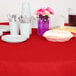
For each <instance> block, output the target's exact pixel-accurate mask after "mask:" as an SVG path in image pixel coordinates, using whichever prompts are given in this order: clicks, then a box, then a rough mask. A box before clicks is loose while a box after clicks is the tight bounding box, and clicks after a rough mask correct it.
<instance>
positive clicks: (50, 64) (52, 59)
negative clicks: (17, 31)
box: [0, 29, 76, 76]
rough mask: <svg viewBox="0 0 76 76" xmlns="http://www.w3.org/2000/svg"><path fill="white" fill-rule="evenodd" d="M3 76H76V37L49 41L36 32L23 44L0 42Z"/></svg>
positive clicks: (34, 30) (0, 67)
mask: <svg viewBox="0 0 76 76" xmlns="http://www.w3.org/2000/svg"><path fill="white" fill-rule="evenodd" d="M7 34H8V33H7ZM0 76H76V38H72V39H71V40H70V41H67V42H63V43H58V42H49V41H47V40H46V39H44V38H42V37H40V36H38V35H37V30H36V29H33V33H32V35H31V37H30V39H28V40H27V41H26V42H23V43H6V42H3V41H1V40H0Z"/></svg>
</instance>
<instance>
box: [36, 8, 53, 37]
mask: <svg viewBox="0 0 76 76" xmlns="http://www.w3.org/2000/svg"><path fill="white" fill-rule="evenodd" d="M35 14H36V15H37V17H38V34H39V35H40V36H42V35H43V33H44V32H46V31H47V30H49V16H50V15H54V12H53V9H52V8H50V7H47V8H40V9H38V10H37V11H36V12H35Z"/></svg>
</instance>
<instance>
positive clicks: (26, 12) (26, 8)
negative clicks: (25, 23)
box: [21, 2, 31, 18]
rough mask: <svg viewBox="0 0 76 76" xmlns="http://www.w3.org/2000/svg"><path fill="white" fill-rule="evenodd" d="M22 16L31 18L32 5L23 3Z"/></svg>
mask: <svg viewBox="0 0 76 76" xmlns="http://www.w3.org/2000/svg"><path fill="white" fill-rule="evenodd" d="M21 15H22V16H23V17H24V16H26V17H27V18H30V17H31V11H30V4H29V2H23V3H22V10H21Z"/></svg>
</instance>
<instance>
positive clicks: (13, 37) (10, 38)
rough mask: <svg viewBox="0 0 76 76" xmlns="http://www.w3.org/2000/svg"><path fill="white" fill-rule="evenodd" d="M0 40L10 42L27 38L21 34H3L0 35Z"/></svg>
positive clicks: (17, 41)
mask: <svg viewBox="0 0 76 76" xmlns="http://www.w3.org/2000/svg"><path fill="white" fill-rule="evenodd" d="M1 40H2V41H5V42H10V43H19V42H24V41H26V40H27V38H25V37H24V36H23V35H4V36H2V37H1Z"/></svg>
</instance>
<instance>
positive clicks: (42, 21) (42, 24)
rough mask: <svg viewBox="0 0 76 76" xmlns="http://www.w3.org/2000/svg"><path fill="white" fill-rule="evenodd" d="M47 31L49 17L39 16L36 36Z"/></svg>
mask: <svg viewBox="0 0 76 76" xmlns="http://www.w3.org/2000/svg"><path fill="white" fill-rule="evenodd" d="M47 30H49V17H48V16H47V15H46V16H42V15H39V17H38V35H40V36H42V35H43V33H44V32H46V31H47Z"/></svg>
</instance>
